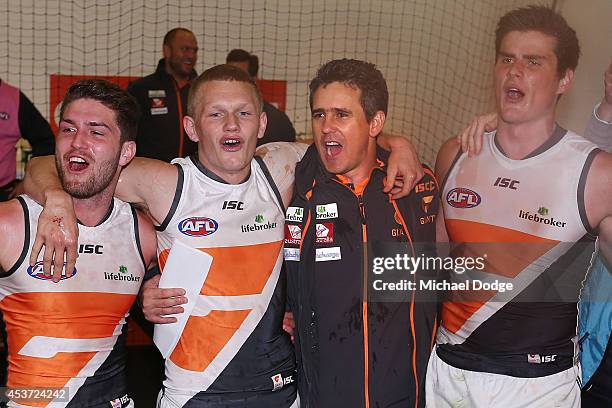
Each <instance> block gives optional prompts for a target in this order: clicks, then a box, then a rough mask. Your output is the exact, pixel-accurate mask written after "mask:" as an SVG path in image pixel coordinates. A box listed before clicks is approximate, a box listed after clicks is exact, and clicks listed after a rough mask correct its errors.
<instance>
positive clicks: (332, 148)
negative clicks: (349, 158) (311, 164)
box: [325, 141, 342, 157]
mask: <svg viewBox="0 0 612 408" xmlns="http://www.w3.org/2000/svg"><path fill="white" fill-rule="evenodd" d="M341 152H342V145H341V144H340V143H338V142H336V141H328V142H325V153H326V154H327V155H328V156H330V157H336V156H338V155H339V154H340V153H341Z"/></svg>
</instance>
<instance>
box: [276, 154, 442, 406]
mask: <svg viewBox="0 0 612 408" xmlns="http://www.w3.org/2000/svg"><path fill="white" fill-rule="evenodd" d="M377 155H378V167H377V168H375V169H374V170H373V171H372V172H371V174H370V177H369V179H368V180H366V181H365V182H364V183H362V185H359V186H353V185H351V184H349V183H348V182H346V180H343V179H342V178H341V177H340V176H334V175H332V174H330V173H328V172H327V171H326V170H325V169H324V167H323V165H322V163H321V162H320V159H319V156H318V154H317V151H316V149H315V147H314V146H311V147H310V148H309V149H308V151H307V153H306V155H305V156H304V158H303V159H302V161H301V162H300V163H299V164H298V166H297V169H296V192H295V196H294V199H293V201H292V204H291V206H290V207H289V208H288V209H287V214H286V226H285V228H286V231H285V260H286V263H287V276H288V285H289V298H290V299H289V303H290V306H291V308H292V310H293V313H294V316H295V320H296V354H297V360H298V370H299V371H298V384H299V391H300V397H301V399H302V406H305V407H308V408H314V407H316V408H326V407H351V408H358V407H372V408H375V407H376V408H388V407H420V406H423V405H424V377H425V369H426V366H427V361H428V358H429V354H430V351H431V348H432V345H433V341H434V333H435V328H436V309H437V308H436V303H435V299H432V298H429V299H422V298H419V299H421V300H418V299H417V298H418V297H419V296H420V295H423V294H418V293H417V292H415V291H413V290H409V289H407V288H406V289H405V290H386V291H385V290H376V288H381V287H382V282H400V283H401V282H402V279H403V280H404V281H405V282H406V281H413V282H416V281H418V280H419V279H429V277H430V276H428V274H427V273H426V272H422V271H418V272H417V273H415V274H410V273H409V272H408V273H407V271H403V272H398V271H397V270H395V271H391V270H390V269H389V268H388V267H389V265H387V270H385V271H384V272H382V273H381V271H380V270H378V271H377V273H375V272H374V268H372V265H373V263H374V264H376V265H378V266H380V265H381V264H380V263H377V261H376V259H378V260H380V259H381V258H383V257H386V258H394V257H395V255H396V254H398V253H399V254H407V255H408V256H412V255H417V256H420V255H421V254H424V255H427V254H430V253H429V252H427V251H430V250H431V249H432V246H433V242H434V240H435V217H436V215H437V213H438V206H439V204H438V190H437V185H436V182H435V179H434V177H433V174H432V173H431V171H430V170H429V169H426V170H425V171H426V175H425V177H424V178H423V179H422V180H420V182H419V183H418V184H417V186H416V187H415V189H414V191H412V192H411V194H410V195H409V196H408V197H405V198H402V199H399V200H392V199H391V198H390V197H389V195H388V194H385V193H384V192H383V181H384V177H385V161H386V159H387V153H386V152H385V151H383V150H381V149H378V152H377ZM423 243H427V244H428V245H427V246H428V248H424V247H423V245H422V244H423ZM413 251H414V252H413ZM424 251H425V252H427V253H424ZM378 269H380V268H378ZM431 274H432V276H435V272H431ZM405 282H404V283H405ZM430 295H431V294H430Z"/></svg>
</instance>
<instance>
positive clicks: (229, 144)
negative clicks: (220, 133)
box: [221, 137, 242, 152]
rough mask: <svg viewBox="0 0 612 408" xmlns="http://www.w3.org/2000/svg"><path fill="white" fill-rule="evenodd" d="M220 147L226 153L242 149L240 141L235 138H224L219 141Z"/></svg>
mask: <svg viewBox="0 0 612 408" xmlns="http://www.w3.org/2000/svg"><path fill="white" fill-rule="evenodd" d="M221 146H222V148H223V150H225V151H226V152H235V151H237V150H240V148H241V147H242V140H241V139H240V138H237V137H225V138H223V139H222V140H221Z"/></svg>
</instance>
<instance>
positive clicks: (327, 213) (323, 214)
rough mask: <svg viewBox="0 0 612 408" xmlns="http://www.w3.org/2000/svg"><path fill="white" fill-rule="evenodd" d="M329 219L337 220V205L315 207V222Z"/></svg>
mask: <svg viewBox="0 0 612 408" xmlns="http://www.w3.org/2000/svg"><path fill="white" fill-rule="evenodd" d="M330 218H338V204H336V203H331V204H321V205H317V220H328V219H330Z"/></svg>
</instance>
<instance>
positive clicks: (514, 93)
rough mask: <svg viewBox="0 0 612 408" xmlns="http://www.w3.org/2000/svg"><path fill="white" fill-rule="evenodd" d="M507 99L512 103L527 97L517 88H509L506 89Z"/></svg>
mask: <svg viewBox="0 0 612 408" xmlns="http://www.w3.org/2000/svg"><path fill="white" fill-rule="evenodd" d="M505 93H506V98H508V100H510V101H511V102H518V101H520V100H521V99H523V97H524V96H525V93H524V92H523V91H521V90H520V89H519V88H516V87H508V88H506V89H505Z"/></svg>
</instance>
